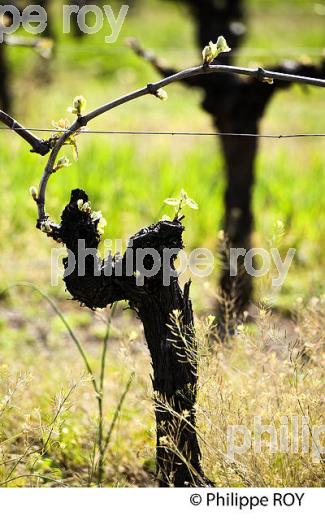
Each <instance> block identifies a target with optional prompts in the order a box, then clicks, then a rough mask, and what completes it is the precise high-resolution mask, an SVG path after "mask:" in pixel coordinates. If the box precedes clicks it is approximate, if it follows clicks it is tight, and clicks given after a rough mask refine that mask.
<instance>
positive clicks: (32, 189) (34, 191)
mask: <svg viewBox="0 0 325 520" xmlns="http://www.w3.org/2000/svg"><path fill="white" fill-rule="evenodd" d="M29 193H30V195H31V196H32V197H33V199H34V200H35V202H37V197H38V191H37V188H35V186H31V187H30V188H29Z"/></svg>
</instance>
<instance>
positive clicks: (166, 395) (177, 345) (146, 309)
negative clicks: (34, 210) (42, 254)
mask: <svg viewBox="0 0 325 520" xmlns="http://www.w3.org/2000/svg"><path fill="white" fill-rule="evenodd" d="M81 200H82V201H84V202H87V201H88V196H87V194H86V193H85V192H83V191H82V190H74V191H72V193H71V200H70V202H69V204H68V205H67V206H66V208H65V209H64V211H63V213H62V217H61V225H60V226H59V227H58V228H57V230H56V231H55V234H54V235H55V236H54V238H56V239H59V240H60V241H62V242H63V243H64V244H65V245H66V247H67V250H68V257H67V258H66V259H65V260H64V266H65V276H64V282H65V284H66V287H67V289H68V291H69V292H70V293H71V295H72V296H73V298H74V299H75V300H78V301H79V302H80V303H81V304H83V305H85V306H87V307H89V308H91V309H95V308H104V307H106V306H107V305H111V304H113V303H114V302H116V301H120V300H126V301H128V302H129V305H130V307H131V308H132V309H133V310H134V311H135V312H136V313H137V315H138V316H139V318H140V319H141V321H142V323H143V328H144V333H145V337H146V341H147V344H148V347H149V351H150V354H151V360H152V367H153V377H152V383H153V389H154V403H155V416H156V430H157V443H156V457H157V476H158V480H159V484H160V486H164V487H166V486H177V487H182V486H206V485H211V482H210V481H209V480H208V479H207V478H206V477H205V475H204V473H203V470H202V467H201V454H200V448H199V444H198V439H197V434H196V419H195V403H196V396H197V377H198V376H197V356H196V342H195V337H194V326H193V312H192V305H191V301H190V299H189V283H188V284H186V285H185V287H184V290H183V291H182V289H181V288H180V285H179V283H178V278H177V273H176V272H175V270H174V261H175V259H176V257H177V253H178V252H179V251H180V250H181V249H182V248H183V242H182V234H183V231H184V227H183V225H182V224H181V222H180V220H177V219H175V220H174V221H172V222H170V221H161V222H158V223H157V224H153V225H151V226H149V227H148V228H144V229H142V230H141V231H139V232H138V233H137V234H136V235H134V236H133V237H132V238H131V239H130V243H129V247H128V249H127V251H126V252H125V254H124V256H122V257H121V256H115V257H108V258H106V259H105V260H101V259H100V258H99V256H98V254H97V248H98V245H99V241H100V237H99V234H98V231H97V226H98V221H96V220H95V221H94V220H93V219H92V217H91V215H90V213H89V212H86V211H82V210H80V206H81V203H80V201H81ZM78 201H79V205H78ZM52 236H53V235H52ZM80 244H82V248H83V251H84V250H85V248H86V250H87V252H88V253H89V254H88V255H87V257H86V258H84V259H83V260H82V259H81V249H80ZM148 252H149V253H148ZM166 252H167V254H166ZM147 253H148V254H147ZM153 257H154V259H155V260H156V261H158V260H160V262H161V265H160V267H159V268H158V270H157V269H156V272H155V274H153V267H154V265H153V264H154V259H153ZM139 258H141V260H142V262H141V265H142V268H141V267H140V272H139V271H138V272H135V267H134V266H136V267H138V263H139V262H137V259H139ZM166 258H167V262H168V265H166ZM73 260H74V261H75V263H74V264H73ZM81 260H82V262H81ZM71 262H72V265H73V267H72V268H71ZM81 264H83V265H82V271H83V275H82V276H81V275H80V273H78V266H79V268H80V265H81ZM158 264H159V262H158ZM130 266H131V268H130ZM166 271H167V277H166ZM139 278H141V283H140V282H139ZM166 278H169V283H166Z"/></svg>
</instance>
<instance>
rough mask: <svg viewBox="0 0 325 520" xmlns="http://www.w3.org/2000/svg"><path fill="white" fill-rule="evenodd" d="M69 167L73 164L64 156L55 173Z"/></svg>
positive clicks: (59, 161)
mask: <svg viewBox="0 0 325 520" xmlns="http://www.w3.org/2000/svg"><path fill="white" fill-rule="evenodd" d="M69 166H71V163H70V161H69V159H68V158H67V157H66V156H65V155H64V156H63V157H61V158H60V159H59V160H58V162H57V164H56V166H55V168H54V171H55V172H57V171H58V170H60V169H61V168H68V167H69Z"/></svg>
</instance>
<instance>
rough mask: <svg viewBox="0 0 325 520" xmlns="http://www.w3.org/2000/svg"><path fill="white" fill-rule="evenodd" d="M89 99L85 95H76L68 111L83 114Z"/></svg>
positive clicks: (78, 114)
mask: <svg viewBox="0 0 325 520" xmlns="http://www.w3.org/2000/svg"><path fill="white" fill-rule="evenodd" d="M86 105H87V100H86V99H85V98H84V97H83V96H76V97H75V98H74V100H73V103H72V107H69V108H68V112H71V113H72V114H76V115H77V116H80V115H81V112H82V111H83V110H84V109H85V108H86Z"/></svg>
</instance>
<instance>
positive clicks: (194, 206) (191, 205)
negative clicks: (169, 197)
mask: <svg viewBox="0 0 325 520" xmlns="http://www.w3.org/2000/svg"><path fill="white" fill-rule="evenodd" d="M186 205H187V206H188V207H189V208H192V209H199V205H198V204H197V203H196V202H195V200H193V199H190V198H187V199H186Z"/></svg>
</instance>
